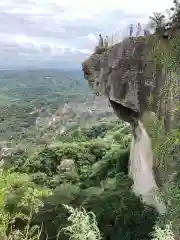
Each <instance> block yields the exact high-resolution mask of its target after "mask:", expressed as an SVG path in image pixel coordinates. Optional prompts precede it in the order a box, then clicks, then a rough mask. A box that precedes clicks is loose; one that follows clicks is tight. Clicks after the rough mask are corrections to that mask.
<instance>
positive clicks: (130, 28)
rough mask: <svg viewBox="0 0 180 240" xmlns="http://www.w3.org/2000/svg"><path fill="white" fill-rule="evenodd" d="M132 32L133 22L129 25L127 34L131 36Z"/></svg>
mask: <svg viewBox="0 0 180 240" xmlns="http://www.w3.org/2000/svg"><path fill="white" fill-rule="evenodd" d="M132 34H133V24H130V25H129V36H130V37H132Z"/></svg>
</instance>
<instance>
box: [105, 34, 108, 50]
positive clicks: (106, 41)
mask: <svg viewBox="0 0 180 240" xmlns="http://www.w3.org/2000/svg"><path fill="white" fill-rule="evenodd" d="M104 47H105V49H107V48H108V36H106V37H105V39H104Z"/></svg>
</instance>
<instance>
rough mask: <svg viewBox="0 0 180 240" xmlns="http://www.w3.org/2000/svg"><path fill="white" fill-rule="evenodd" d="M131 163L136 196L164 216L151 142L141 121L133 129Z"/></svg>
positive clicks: (164, 208) (133, 187) (130, 168)
mask: <svg viewBox="0 0 180 240" xmlns="http://www.w3.org/2000/svg"><path fill="white" fill-rule="evenodd" d="M129 162H130V163H129V177H130V178H132V179H133V182H134V184H133V186H132V190H133V192H134V194H135V195H136V196H138V197H140V198H141V200H142V202H144V203H146V204H147V205H150V206H153V207H154V208H156V210H157V211H158V212H159V213H160V214H164V213H165V211H166V207H165V204H164V203H163V202H162V201H161V200H160V197H159V195H158V191H159V188H158V186H157V184H156V181H155V177H154V173H153V164H154V163H153V153H152V147H151V140H150V137H149V136H148V134H147V132H146V130H145V128H144V126H143V124H142V122H140V121H138V124H137V125H136V126H135V127H133V139H132V143H131V151H130V161H129Z"/></svg>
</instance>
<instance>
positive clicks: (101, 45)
mask: <svg viewBox="0 0 180 240" xmlns="http://www.w3.org/2000/svg"><path fill="white" fill-rule="evenodd" d="M134 30H135V29H134V25H133V24H130V25H129V37H133V33H134ZM142 30H143V32H144V36H149V35H151V33H150V31H149V30H148V29H146V28H142V27H141V24H140V23H138V25H137V28H136V34H135V36H136V37H139V36H140V35H141V32H142ZM108 43H109V41H108V36H106V37H105V38H104V39H103V36H102V34H99V43H98V47H99V48H106V49H107V48H108Z"/></svg>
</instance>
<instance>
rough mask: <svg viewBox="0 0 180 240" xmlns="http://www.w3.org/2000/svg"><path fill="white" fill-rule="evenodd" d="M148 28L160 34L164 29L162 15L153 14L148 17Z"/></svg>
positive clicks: (163, 17)
mask: <svg viewBox="0 0 180 240" xmlns="http://www.w3.org/2000/svg"><path fill="white" fill-rule="evenodd" d="M149 18H150V28H151V29H153V30H155V32H156V33H161V32H162V31H163V30H164V27H165V16H164V15H163V14H162V13H158V12H154V13H153V16H150V17H149Z"/></svg>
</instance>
